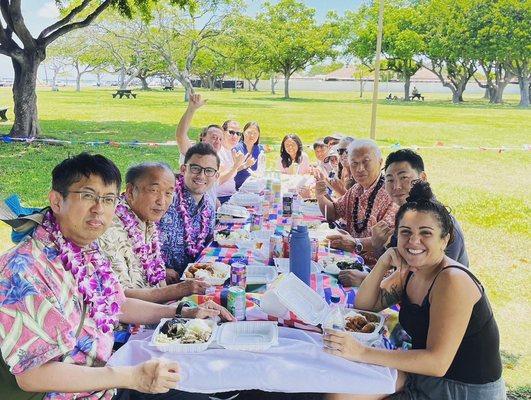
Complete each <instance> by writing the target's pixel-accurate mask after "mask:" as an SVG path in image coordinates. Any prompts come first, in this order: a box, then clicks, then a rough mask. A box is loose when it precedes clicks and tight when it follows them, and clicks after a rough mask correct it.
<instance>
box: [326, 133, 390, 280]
mask: <svg viewBox="0 0 531 400" xmlns="http://www.w3.org/2000/svg"><path fill="white" fill-rule="evenodd" d="M348 155H349V165H350V171H351V174H352V177H353V178H354V180H355V181H356V184H355V185H354V186H352V188H350V189H349V190H348V191H347V193H345V195H343V196H342V197H341V198H340V199H339V200H337V201H335V202H334V201H332V200H331V199H330V198H329V197H328V196H326V182H325V181H324V180H321V179H320V180H319V181H318V182H317V184H316V194H317V201H318V202H319V207H320V208H321V212H322V213H323V215H325V216H326V218H327V220H328V221H335V220H338V219H343V220H344V221H345V222H346V227H347V232H343V233H340V234H338V235H331V236H329V237H328V239H329V240H330V242H331V245H332V246H334V247H337V248H341V249H345V250H348V251H355V252H356V253H358V254H363V255H364V257H365V261H366V262H367V264H369V265H373V264H374V263H375V262H376V258H375V255H374V254H373V247H372V241H371V230H372V228H373V226H375V225H376V224H377V223H378V222H380V221H385V222H386V223H388V224H389V225H390V226H393V224H394V217H395V214H396V211H397V210H398V207H397V206H396V204H394V203H393V201H392V200H391V197H389V194H387V192H386V191H385V188H384V186H383V185H384V177H383V176H382V175H381V173H380V169H381V166H382V163H383V159H382V154H381V151H380V149H379V148H378V146H377V145H376V143H375V142H374V141H372V140H367V139H360V140H355V141H353V142H351V143H350V145H349V146H348ZM348 272H349V274H348V276H347V274H342V275H341V276H340V278H341V277H344V278H345V280H344V281H343V283H344V284H348V285H354V284H359V283H361V280H363V278H364V276H365V275H364V274H362V273H361V272H359V271H348ZM354 275H356V276H357V278H359V279H357V278H356V279H354V278H355V276H354ZM347 278H348V279H347Z"/></svg>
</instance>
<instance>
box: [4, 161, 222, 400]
mask: <svg viewBox="0 0 531 400" xmlns="http://www.w3.org/2000/svg"><path fill="white" fill-rule="evenodd" d="M120 184H121V176H120V171H119V170H118V168H117V167H116V165H115V164H114V163H113V162H112V161H110V160H108V159H107V158H105V157H103V156H101V155H90V154H87V153H82V154H79V155H77V156H75V157H72V158H69V159H66V160H64V161H63V162H61V163H60V164H59V165H57V166H56V167H55V168H54V170H53V172H52V190H51V191H50V193H49V195H48V198H49V203H50V208H49V210H47V211H46V212H45V214H44V219H43V222H42V224H41V225H39V226H38V227H37V228H36V229H35V231H34V232H33V233H32V234H31V235H28V236H26V237H25V238H24V239H23V240H22V241H21V242H20V244H19V245H18V246H17V247H15V248H14V249H12V250H10V251H8V252H7V253H5V254H3V255H1V256H0V287H1V288H2V290H0V326H1V329H0V343H1V344H2V358H1V359H0V376H1V384H0V398H2V399H22V398H30V396H32V397H31V398H43V396H44V398H45V399H51V398H61V399H63V400H70V399H71V400H73V399H81V398H85V399H88V398H91V399H96V398H97V399H103V400H111V399H113V400H118V399H122V398H123V399H129V400H140V399H145V398H146V397H144V395H143V394H142V393H139V392H144V393H166V395H165V397H164V399H166V400H170V399H182V398H183V396H184V397H185V398H187V399H193V398H195V399H208V396H206V395H202V394H191V393H182V392H177V391H174V390H172V393H171V394H172V395H170V393H167V392H168V391H169V390H171V389H173V388H175V387H176V386H177V384H178V382H179V379H180V377H179V364H178V363H175V362H169V361H166V360H162V359H153V360H150V361H147V362H144V363H142V364H139V365H136V366H133V367H110V366H106V365H105V364H106V362H107V360H108V359H109V357H110V355H111V351H112V347H113V342H114V339H113V329H114V326H115V325H116V324H117V323H118V322H121V323H136V324H154V323H158V322H159V321H160V320H161V318H172V317H173V316H175V314H176V312H177V311H178V310H177V307H176V306H174V305H162V304H154V303H150V302H145V301H142V300H139V299H133V298H126V297H125V296H124V292H123V290H122V288H121V286H120V284H119V282H118V281H117V280H116V277H115V275H114V274H113V273H112V270H111V269H110V266H109V264H108V260H107V259H106V258H105V257H104V256H103V254H102V253H101V251H100V249H99V246H98V244H97V239H98V238H99V237H100V236H101V235H102V234H103V233H104V232H105V230H106V229H107V228H108V227H109V226H110V224H111V223H112V219H113V216H114V212H115V205H116V201H117V197H118V193H119V190H120ZM214 312H215V313H216V314H219V315H221V316H222V317H226V318H227V319H232V317H231V316H230V314H229V315H224V313H222V312H221V311H219V310H215V311H214ZM65 377H66V378H65ZM115 388H122V389H121V390H120V391H119V393H118V394H117V393H116V390H115ZM28 392H33V393H28ZM122 396H123V397H122ZM186 396H188V397H186ZM149 398H150V399H154V398H155V397H149Z"/></svg>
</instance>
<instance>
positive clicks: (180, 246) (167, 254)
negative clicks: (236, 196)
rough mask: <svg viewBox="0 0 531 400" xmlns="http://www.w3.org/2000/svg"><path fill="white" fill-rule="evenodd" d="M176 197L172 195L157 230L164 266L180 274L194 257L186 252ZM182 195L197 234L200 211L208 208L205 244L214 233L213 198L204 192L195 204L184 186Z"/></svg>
mask: <svg viewBox="0 0 531 400" xmlns="http://www.w3.org/2000/svg"><path fill="white" fill-rule="evenodd" d="M177 197H178V196H174V197H173V203H172V204H171V206H170V208H169V209H168V211H167V212H166V214H165V215H164V217H162V219H161V221H160V222H159V232H160V241H161V244H162V246H161V251H162V255H163V257H164V260H165V261H166V267H167V268H173V269H174V270H176V271H177V272H178V273H179V274H182V273H183V271H184V269H185V268H186V266H187V265H188V263H191V262H194V261H195V257H191V256H190V255H189V254H188V253H187V252H186V241H185V239H184V234H183V232H184V219H183V217H182V215H181V213H180V211H179V206H180V205H179V204H178V203H177V202H178V200H177ZM183 197H184V201H185V203H186V204H185V207H186V208H187V209H188V212H189V213H190V218H191V219H192V224H193V227H194V228H195V231H196V232H197V234H199V232H200V230H201V213H202V212H203V210H204V209H205V208H206V207H208V208H210V216H211V217H210V219H209V221H208V224H209V226H210V228H209V233H208V235H207V239H206V243H205V245H206V244H207V243H208V242H209V241H210V240H211V239H212V237H213V235H214V224H215V222H216V209H215V207H214V200H212V199H211V198H210V196H209V194H208V193H206V194H205V195H204V196H203V198H202V199H201V201H200V202H199V204H197V203H196V202H195V200H194V198H193V197H192V195H191V193H190V191H189V190H188V189H187V188H186V186H185V187H184V189H183Z"/></svg>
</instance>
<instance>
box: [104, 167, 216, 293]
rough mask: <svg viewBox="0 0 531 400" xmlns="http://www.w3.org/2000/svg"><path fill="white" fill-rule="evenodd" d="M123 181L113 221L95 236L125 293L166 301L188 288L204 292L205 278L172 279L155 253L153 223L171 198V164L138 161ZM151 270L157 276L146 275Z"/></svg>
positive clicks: (175, 276)
mask: <svg viewBox="0 0 531 400" xmlns="http://www.w3.org/2000/svg"><path fill="white" fill-rule="evenodd" d="M125 182H126V188H125V193H124V194H123V195H122V196H120V198H119V202H118V207H117V208H116V211H115V216H114V219H113V224H112V226H111V227H110V228H109V229H107V231H106V232H105V233H104V234H103V235H102V236H101V237H100V238H99V244H100V247H101V249H102V250H103V251H104V253H105V254H106V256H107V257H108V258H109V260H110V261H111V266H112V268H113V271H114V273H115V274H116V277H117V278H118V280H119V281H120V284H121V285H122V287H123V288H124V292H125V295H126V297H132V298H136V299H141V300H145V301H150V302H154V303H166V302H168V301H175V300H179V299H181V298H183V297H186V296H189V295H191V294H194V293H199V294H204V293H205V290H206V288H207V287H208V286H209V285H208V284H207V283H205V282H203V281H198V280H187V281H184V282H181V283H177V282H179V275H178V274H177V272H176V271H175V270H174V269H172V268H166V266H165V263H164V260H163V259H162V257H161V256H162V255H161V253H160V246H161V244H160V239H159V231H158V227H157V225H156V224H157V223H158V222H159V221H160V219H161V218H162V217H163V216H164V214H165V213H166V211H167V210H168V208H169V207H170V205H171V203H172V201H173V196H174V191H175V175H174V174H173V171H172V170H171V168H170V167H169V166H168V165H167V164H164V163H158V162H155V163H153V162H151V163H142V164H138V165H135V166H133V167H131V168H129V169H128V170H127V173H126V174H125ZM156 272H159V276H158V278H154V277H152V275H153V274H154V273H156ZM155 281H157V282H155Z"/></svg>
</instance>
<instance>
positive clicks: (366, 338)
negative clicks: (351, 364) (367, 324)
mask: <svg viewBox="0 0 531 400" xmlns="http://www.w3.org/2000/svg"><path fill="white" fill-rule="evenodd" d="M361 311H363V312H364V313H367V314H373V315H376V316H377V317H378V323H377V324H376V328H375V329H374V331H373V332H371V333H363V332H350V331H348V332H349V333H350V334H351V335H352V336H354V337H355V338H356V339H358V340H359V341H360V342H363V343H365V344H369V345H370V344H372V343H373V342H374V341H375V340H377V339H378V338H379V337H380V331H381V330H382V327H383V325H384V322H385V318H384V316H383V315H381V314H378V313H374V312H371V311H364V310H356V309H354V308H350V309H346V310H345V314H344V316H345V318H346V317H348V316H350V315H355V314H359V313H360V312H361Z"/></svg>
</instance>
